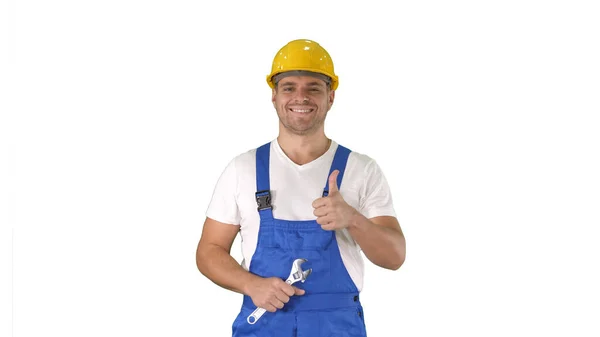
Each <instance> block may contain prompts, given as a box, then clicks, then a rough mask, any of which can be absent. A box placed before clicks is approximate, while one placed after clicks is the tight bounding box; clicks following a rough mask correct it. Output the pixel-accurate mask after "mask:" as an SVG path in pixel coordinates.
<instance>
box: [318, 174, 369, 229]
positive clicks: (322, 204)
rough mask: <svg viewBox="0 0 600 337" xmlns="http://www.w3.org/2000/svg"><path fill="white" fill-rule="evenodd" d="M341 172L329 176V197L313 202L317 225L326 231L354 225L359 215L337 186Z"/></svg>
mask: <svg viewBox="0 0 600 337" xmlns="http://www.w3.org/2000/svg"><path fill="white" fill-rule="evenodd" d="M339 173H340V171H338V170H335V171H333V172H331V175H330V176H329V195H328V196H326V197H321V198H318V199H316V200H315V201H313V203H312V206H313V207H314V209H315V210H314V211H313V214H314V215H315V216H316V217H317V223H318V224H319V225H321V228H323V229H324V230H335V229H341V228H347V227H348V226H350V225H351V224H352V220H353V218H354V216H355V215H356V214H357V213H358V211H357V210H355V209H354V207H352V206H350V205H348V204H347V203H346V201H344V198H342V195H341V194H340V191H339V190H338V186H337V176H338V174H339Z"/></svg>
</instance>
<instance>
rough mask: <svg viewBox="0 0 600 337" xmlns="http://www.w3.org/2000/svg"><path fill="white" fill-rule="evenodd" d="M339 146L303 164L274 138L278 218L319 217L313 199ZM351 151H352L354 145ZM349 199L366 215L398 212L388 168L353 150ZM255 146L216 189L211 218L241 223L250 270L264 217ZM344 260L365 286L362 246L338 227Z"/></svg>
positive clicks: (344, 188) (345, 182)
mask: <svg viewBox="0 0 600 337" xmlns="http://www.w3.org/2000/svg"><path fill="white" fill-rule="evenodd" d="M337 147H338V144H337V143H336V142H335V141H333V140H332V142H331V146H330V147H329V150H327V152H326V153H325V154H323V155H322V156H321V157H319V158H317V159H315V160H313V161H312V162H310V163H307V164H304V165H297V164H296V163H294V162H293V161H292V160H290V159H289V158H288V157H287V156H286V154H285V153H284V152H283V150H282V149H281V147H280V146H279V143H278V142H277V139H274V140H273V141H271V149H270V160H269V170H270V189H271V204H272V205H273V216H274V217H275V218H277V219H282V220H315V219H316V218H317V217H316V216H315V215H314V214H313V211H314V209H313V207H312V202H313V201H314V200H315V199H317V198H320V197H321V195H322V193H323V189H324V187H325V184H326V182H327V179H328V177H329V170H330V168H331V163H332V162H333V157H334V155H335V151H336V149H337ZM350 150H352V149H351V148H350ZM339 188H340V193H341V195H342V197H343V198H344V200H345V201H346V202H347V203H348V204H349V205H350V206H352V207H354V208H356V209H357V210H358V211H359V212H360V213H362V214H363V215H364V216H365V217H367V218H373V217H376V216H384V215H388V216H396V213H395V211H394V207H393V204H392V196H391V192H390V189H389V186H388V183H387V181H386V179H385V176H384V174H383V172H382V171H381V169H380V167H379V166H378V165H377V163H376V162H375V160H373V159H372V158H370V157H368V156H367V155H364V154H360V153H357V152H351V153H350V156H349V157H348V162H347V164H346V169H345V171H344V176H343V178H342V182H341V185H340V187H339ZM256 192H257V191H256V148H254V149H252V150H249V151H247V152H244V153H241V154H239V155H238V156H236V157H235V158H234V159H233V160H231V161H230V162H229V164H228V165H227V167H226V168H225V170H224V171H223V173H222V174H221V176H220V177H219V180H218V182H217V184H216V187H215V189H214V192H213V196H212V200H211V202H210V204H209V206H208V209H207V211H206V216H207V217H209V218H211V219H213V220H216V221H219V222H223V223H227V224H232V225H240V226H241V228H240V236H241V239H242V242H241V246H242V247H241V248H242V257H243V260H242V263H241V264H242V267H243V268H244V269H246V270H249V268H250V262H251V260H252V255H253V254H254V251H255V249H256V242H257V239H258V229H259V226H260V216H259V214H258V210H257V203H256V198H255V193H256ZM336 238H337V242H338V246H339V250H340V254H341V256H342V261H343V263H344V265H345V267H346V269H347V270H348V273H349V274H350V277H351V278H352V280H353V281H354V283H355V284H356V287H357V288H358V290H359V291H360V290H362V287H363V273H364V262H363V258H362V255H361V251H360V246H358V244H356V242H355V241H354V239H352V237H351V236H350V234H349V233H348V231H347V230H346V229H342V230H337V231H336Z"/></svg>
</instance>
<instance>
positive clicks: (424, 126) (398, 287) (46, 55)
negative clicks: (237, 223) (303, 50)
mask: <svg viewBox="0 0 600 337" xmlns="http://www.w3.org/2000/svg"><path fill="white" fill-rule="evenodd" d="M205 3H206V4H205ZM207 3H208V2H202V1H187V0H186V1H177V0H174V1H133V0H119V1H113V0H107V1H76V0H71V1H65V0H57V1H39V0H37V1H34V0H22V1H17V0H9V1H4V2H2V5H1V7H0V13H1V15H0V22H1V25H0V31H1V43H2V44H1V47H2V51H1V54H0V57H1V59H2V63H1V64H2V68H1V73H0V78H1V79H2V86H3V87H2V90H1V91H0V103H1V106H0V109H1V119H0V127H1V129H0V135H1V139H0V140H1V142H2V147H1V155H2V157H1V160H2V165H0V169H1V172H2V174H1V176H2V180H1V185H0V191H2V192H1V193H0V198H1V200H2V202H1V208H0V210H1V212H2V213H1V215H2V217H1V221H2V231H1V235H2V236H1V250H2V255H1V256H2V260H1V263H2V265H1V267H2V269H1V271H0V274H1V275H2V278H1V280H2V284H1V285H2V288H1V295H2V300H1V301H0V305H1V308H0V309H1V310H2V315H1V317H2V321H1V327H0V328H1V330H0V335H2V336H14V337H30V336H31V337H33V336H35V337H39V336H61V337H67V336H78V337H79V336H86V337H87V336H89V337H95V336H179V337H184V336H228V335H230V333H231V323H232V321H233V319H234V317H235V315H236V314H237V312H238V310H239V305H240V303H241V296H240V295H238V294H234V293H230V292H228V291H226V290H224V289H222V288H219V287H218V286H216V285H215V284H213V283H212V282H210V281H209V280H207V279H206V278H204V277H203V276H202V275H201V274H200V273H199V271H198V270H197V269H196V265H195V249H196V245H197V242H198V239H199V237H200V233H201V230H202V223H203V221H204V212H205V210H206V207H207V206H208V203H209V200H210V198H211V195H212V189H213V187H214V184H215V183H216V180H217V178H218V177H219V175H220V173H221V171H222V169H223V168H224V167H225V165H226V164H227V163H228V161H229V160H230V159H231V158H232V157H233V156H235V155H237V154H239V153H241V152H243V151H246V150H248V149H250V148H253V147H256V146H259V145H261V144H263V143H264V142H265V141H267V140H270V139H272V138H274V137H276V131H277V119H276V114H275V111H274V110H273V107H272V105H271V104H270V94H271V93H270V89H269V88H268V86H267V84H266V82H265V76H266V75H267V74H268V72H269V70H270V66H271V62H272V59H273V56H274V55H275V53H276V51H277V50H278V49H279V48H280V47H281V46H283V45H284V44H285V43H286V42H288V41H289V40H292V39H297V38H309V39H314V40H316V41H318V42H319V43H320V44H321V45H323V46H324V47H325V48H326V49H327V50H328V51H329V53H330V54H331V56H332V58H333V60H334V62H335V67H336V68H335V69H336V72H337V73H338V75H339V76H340V86H339V88H338V91H337V93H336V94H337V95H336V101H335V103H334V106H333V109H332V111H331V112H330V115H329V117H328V120H327V124H326V133H327V135H328V136H330V137H332V138H334V139H335V140H336V141H338V142H339V143H341V144H344V145H345V146H348V147H349V148H351V149H353V150H355V151H358V152H362V153H366V154H368V155H370V156H371V157H373V158H375V159H376V160H377V161H378V163H379V164H380V165H381V166H382V168H383V170H384V172H385V173H386V176H387V178H388V180H389V183H390V184H391V187H392V190H393V193H394V194H393V196H394V201H395V205H396V210H397V212H398V215H399V220H400V223H401V225H402V228H403V230H404V232H405V235H406V238H407V244H408V253H407V260H406V263H405V264H404V265H403V267H402V268H401V269H400V270H398V271H394V272H392V271H386V270H383V269H379V268H377V267H375V266H374V265H372V264H370V263H368V262H367V270H366V278H365V282H366V283H365V290H364V292H363V295H362V301H363V304H364V306H365V319H366V323H367V329H368V332H369V336H370V337H376V336H390V335H391V336H411V337H417V336H463V337H464V336H578V337H583V336H599V335H600V325H599V323H598V317H600V308H599V306H600V305H599V303H600V291H599V290H598V284H600V277H599V276H598V267H599V262H598V259H599V258H600V248H599V247H598V246H599V245H598V236H597V233H598V231H597V228H598V226H599V225H600V216H599V214H598V213H599V208H600V207H599V205H600V192H599V191H600V179H599V174H598V172H600V164H599V153H600V151H599V146H598V144H600V136H599V131H598V130H599V127H600V125H599V123H598V122H597V119H596V118H597V117H598V114H599V113H600V99H599V93H600V80H599V78H600V66H599V65H600V62H599V60H600V47H599V41H600V33H599V32H600V23H599V22H600V21H599V20H598V17H599V16H600V12H599V10H598V8H597V7H596V6H594V5H593V3H594V1H573V0H571V1H526V0H519V1H495V2H491V1H412V2H400V3H397V4H394V5H393V6H392V5H391V3H392V2H391V1H390V2H389V4H388V2H384V1H368V2H362V3H360V4H348V2H346V3H344V4H342V2H339V3H336V4H334V3H331V2H327V1H323V3H320V2H318V1H300V2H284V1H269V2H264V3H263V4H260V5H259V4H257V3H255V2H252V1H219V2H214V3H213V4H210V5H208V4H207ZM233 253H234V254H235V257H236V258H237V259H238V261H239V260H240V258H241V254H240V248H239V241H236V243H235V245H234V247H233Z"/></svg>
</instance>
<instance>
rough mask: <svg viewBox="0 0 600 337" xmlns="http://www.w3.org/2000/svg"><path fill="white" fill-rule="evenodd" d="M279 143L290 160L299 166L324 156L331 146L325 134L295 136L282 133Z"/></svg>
mask: <svg viewBox="0 0 600 337" xmlns="http://www.w3.org/2000/svg"><path fill="white" fill-rule="evenodd" d="M277 142H278V143H279V146H280V147H281V149H282V150H283V153H285V155H286V156H288V158H290V159H291V160H292V161H293V162H294V163H296V164H297V165H304V164H307V163H310V162H311V161H313V160H315V159H317V158H319V157H320V156H322V155H323V154H324V153H325V152H327V150H329V146H330V145H331V139H329V138H327V136H325V134H324V133H315V134H311V135H295V134H288V133H280V134H279V136H278V137H277Z"/></svg>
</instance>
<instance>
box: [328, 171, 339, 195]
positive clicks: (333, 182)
mask: <svg viewBox="0 0 600 337" xmlns="http://www.w3.org/2000/svg"><path fill="white" fill-rule="evenodd" d="M339 173H340V171H338V170H334V171H333V172H331V175H329V194H331V193H333V192H337V191H338V185H337V176H338V174H339Z"/></svg>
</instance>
